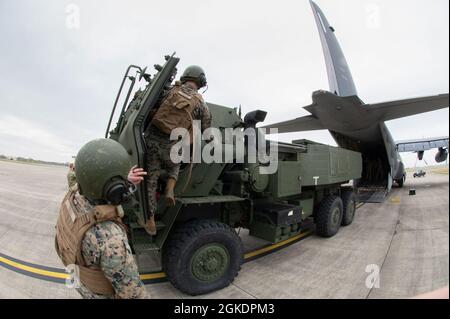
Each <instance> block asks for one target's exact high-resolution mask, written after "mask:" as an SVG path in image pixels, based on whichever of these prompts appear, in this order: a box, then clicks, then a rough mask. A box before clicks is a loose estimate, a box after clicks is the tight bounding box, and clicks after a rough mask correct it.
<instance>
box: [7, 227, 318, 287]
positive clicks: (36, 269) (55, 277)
mask: <svg viewBox="0 0 450 319" xmlns="http://www.w3.org/2000/svg"><path fill="white" fill-rule="evenodd" d="M312 233H313V232H312V231H307V232H304V233H302V234H299V235H297V236H294V237H292V238H289V239H287V240H284V241H282V242H279V243H278V244H274V245H269V246H267V247H264V248H261V249H258V250H255V251H253V252H250V253H247V254H245V255H244V263H246V262H249V261H253V260H255V259H256V258H257V257H263V256H265V255H267V254H269V253H272V252H275V251H277V250H279V249H281V248H283V247H286V246H289V245H290V244H294V243H296V242H298V241H300V240H301V239H303V238H305V237H307V236H309V235H311V234H312ZM0 265H1V266H3V267H5V268H7V269H9V270H12V271H15V272H17V273H20V274H22V275H26V276H29V277H34V278H37V279H41V280H45V281H51V282H56V283H62V284H63V283H65V280H66V279H67V278H68V277H69V275H68V274H67V273H66V271H65V270H64V269H61V268H53V269H52V270H49V269H50V268H49V267H46V266H42V265H36V264H31V263H28V262H25V261H22V260H19V259H17V258H13V257H10V256H7V255H5V254H2V253H0ZM140 277H141V280H142V281H143V282H144V283H145V284H152V283H157V282H161V281H165V280H166V274H165V273H164V272H153V273H145V274H141V275H140Z"/></svg>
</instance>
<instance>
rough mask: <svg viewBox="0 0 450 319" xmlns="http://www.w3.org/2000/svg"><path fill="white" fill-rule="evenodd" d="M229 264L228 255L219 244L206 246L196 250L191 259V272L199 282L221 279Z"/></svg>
mask: <svg viewBox="0 0 450 319" xmlns="http://www.w3.org/2000/svg"><path fill="white" fill-rule="evenodd" d="M229 264H230V254H229V253H228V250H227V249H226V248H225V246H223V245H221V244H216V243H215V244H208V245H205V246H203V247H201V248H200V249H198V250H197V251H196V252H195V254H194V255H193V256H192V259H191V271H192V274H193V275H194V277H195V278H196V279H198V280H200V281H206V282H210V281H214V280H217V279H219V278H220V277H222V276H223V275H224V274H225V272H226V270H227V268H228V266H229Z"/></svg>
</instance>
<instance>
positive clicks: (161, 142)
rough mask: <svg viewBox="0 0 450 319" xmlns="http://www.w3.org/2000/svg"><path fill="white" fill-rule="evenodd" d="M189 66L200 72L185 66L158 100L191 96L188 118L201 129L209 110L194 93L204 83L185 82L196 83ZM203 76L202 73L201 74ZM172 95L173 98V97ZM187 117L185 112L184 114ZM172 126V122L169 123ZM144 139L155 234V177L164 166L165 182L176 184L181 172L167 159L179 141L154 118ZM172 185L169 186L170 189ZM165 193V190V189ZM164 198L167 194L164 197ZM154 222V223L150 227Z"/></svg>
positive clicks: (208, 123)
mask: <svg viewBox="0 0 450 319" xmlns="http://www.w3.org/2000/svg"><path fill="white" fill-rule="evenodd" d="M190 68H194V69H195V70H196V68H198V69H200V72H203V70H201V68H199V67H196V66H192V67H189V68H187V69H186V71H185V72H184V74H183V76H182V77H181V82H178V81H177V82H176V83H175V85H174V86H173V87H172V88H171V90H169V92H168V93H166V95H165V96H164V97H163V98H162V99H161V101H160V102H159V104H160V105H163V104H164V103H165V102H167V101H165V100H167V99H171V100H170V103H171V104H173V105H176V104H177V103H178V101H180V103H183V101H186V98H188V99H191V98H192V99H193V100H194V101H195V102H196V105H194V106H193V107H192V111H191V113H190V118H191V120H199V121H201V129H202V131H204V130H205V129H207V128H209V127H211V121H212V119H211V114H210V112H209V109H208V106H207V105H206V103H205V102H204V101H203V98H202V97H201V95H200V94H199V93H198V92H197V90H198V89H199V88H201V87H203V86H205V85H206V78H205V79H204V83H203V82H199V83H198V84H197V88H194V87H193V86H192V85H191V84H190V83H186V82H188V81H192V80H193V81H196V83H197V82H198V81H197V80H198V79H197V78H196V77H195V76H191V75H190V74H189V70H190ZM202 75H203V77H204V73H203V74H202ZM172 90H178V91H181V95H180V96H179V99H178V100H177V98H176V97H177V95H176V94H171V91H172ZM174 96H175V98H174ZM186 116H187V115H186ZM172 125H173V124H172ZM174 126H176V125H174ZM145 140H146V144H147V172H148V178H147V191H148V198H149V210H150V212H149V213H150V214H149V215H150V221H151V223H150V224H147V231H148V230H149V229H148V228H151V227H153V232H152V231H150V233H151V234H152V235H154V234H156V229H155V224H154V214H155V212H156V209H157V205H158V201H157V197H156V193H157V189H158V180H159V177H160V174H161V173H160V172H161V169H165V170H166V172H167V176H168V181H170V180H172V182H173V183H175V182H176V181H177V179H178V173H179V171H180V164H179V163H178V164H175V163H173V162H172V161H171V159H170V150H171V148H172V146H173V145H174V144H176V143H177V142H178V141H173V140H170V133H168V132H163V131H162V130H161V129H160V128H158V127H157V125H156V124H155V123H154V121H152V122H151V124H150V125H149V128H148V129H147V130H146V132H145ZM173 186H174V184H173V185H172V189H173ZM166 195H167V189H166ZM166 197H167V196H166ZM152 225H153V226H152Z"/></svg>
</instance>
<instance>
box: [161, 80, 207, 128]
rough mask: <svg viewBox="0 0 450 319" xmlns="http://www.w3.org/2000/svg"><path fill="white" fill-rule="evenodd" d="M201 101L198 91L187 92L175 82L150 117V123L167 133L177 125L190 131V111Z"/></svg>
mask: <svg viewBox="0 0 450 319" xmlns="http://www.w3.org/2000/svg"><path fill="white" fill-rule="evenodd" d="M202 101H203V99H202V97H201V95H200V94H199V93H197V92H194V94H188V93H186V92H184V91H183V90H182V84H180V83H177V84H175V86H174V87H173V88H172V89H171V90H170V91H169V93H168V94H167V96H165V97H164V99H163V101H162V102H161V105H160V107H159V109H158V111H157V112H156V114H155V115H154V117H153V119H152V124H153V125H154V126H156V127H157V128H158V129H159V130H160V131H161V132H163V133H165V134H169V135H170V133H171V132H172V130H173V129H176V128H178V127H182V128H185V129H186V130H188V131H189V132H191V128H192V111H193V110H194V108H195V107H196V106H197V105H198V104H199V103H201V102H202Z"/></svg>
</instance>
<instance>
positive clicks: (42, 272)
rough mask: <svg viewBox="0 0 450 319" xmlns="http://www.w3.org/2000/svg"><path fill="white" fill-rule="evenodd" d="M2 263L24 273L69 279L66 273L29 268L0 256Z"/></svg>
mask: <svg viewBox="0 0 450 319" xmlns="http://www.w3.org/2000/svg"><path fill="white" fill-rule="evenodd" d="M0 262H2V263H4V264H6V265H9V266H11V267H14V268H17V269H20V270H24V271H28V272H31V273H33V274H38V275H41V276H46V277H51V278H58V279H66V278H67V277H68V275H67V274H66V273H62V272H55V271H48V270H43V269H39V268H36V267H31V266H27V265H24V264H20V263H18V262H15V261H12V260H9V259H7V258H4V257H1V256H0Z"/></svg>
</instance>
